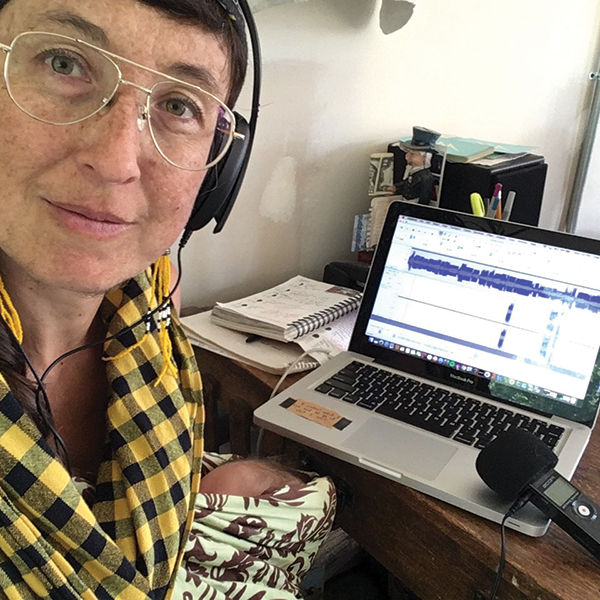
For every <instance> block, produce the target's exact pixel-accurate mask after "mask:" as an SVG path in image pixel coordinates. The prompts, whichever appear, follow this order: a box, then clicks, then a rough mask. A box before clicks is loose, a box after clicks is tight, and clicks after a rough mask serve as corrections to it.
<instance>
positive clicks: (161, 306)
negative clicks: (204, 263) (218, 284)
mask: <svg viewBox="0 0 600 600" xmlns="http://www.w3.org/2000/svg"><path fill="white" fill-rule="evenodd" d="M185 243H187V240H186V241H185ZM185 243H183V244H182V243H180V244H179V248H178V249H177V270H178V271H179V274H178V276H177V281H176V282H175V285H174V286H173V289H172V290H171V292H170V294H169V295H168V296H167V297H166V298H165V299H164V300H163V301H162V303H161V304H159V305H158V306H157V307H156V308H154V309H152V310H151V311H149V312H147V313H146V314H145V315H144V316H143V317H141V318H140V319H138V320H137V321H136V322H135V323H133V324H132V325H128V326H127V327H125V328H124V329H121V331H118V332H117V333H115V334H113V335H109V336H108V337H105V338H104V339H102V340H98V341H96V342H91V343H89V344H85V345H84V346H79V347H78V348H74V349H73V350H69V351H68V352H65V353H64V354H62V355H61V356H59V357H58V358H57V359H56V360H54V361H53V362H52V363H50V365H49V366H48V367H47V368H46V370H45V371H44V372H43V374H42V376H41V377H40V379H41V381H42V383H43V382H44V381H45V380H46V377H47V376H48V373H49V372H50V371H51V370H52V369H53V368H54V367H55V366H56V365H57V364H58V363H59V362H60V361H62V360H64V359H65V358H68V357H69V356H72V355H73V354H77V353H78V352H83V351H84V350H89V349H90V348H93V347H95V346H98V345H100V344H105V343H106V342H110V341H111V340H114V339H116V338H118V337H120V336H122V335H123V334H125V333H128V332H129V331H131V330H132V329H134V328H135V327H137V326H138V325H140V323H147V322H148V321H149V320H150V318H151V317H152V316H154V315H155V314H156V313H157V312H158V311H161V310H163V309H164V308H166V307H167V305H168V304H169V302H170V301H171V298H172V297H173V294H174V293H175V291H176V290H177V288H178V287H179V284H180V283H181V274H182V269H181V251H182V250H183V247H184V246H185Z"/></svg>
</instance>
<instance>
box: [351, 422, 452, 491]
mask: <svg viewBox="0 0 600 600" xmlns="http://www.w3.org/2000/svg"><path fill="white" fill-rule="evenodd" d="M341 445H342V446H344V447H345V448H348V449H349V450H353V451H354V452H355V453H358V454H359V455H360V456H362V457H364V458H366V459H368V460H370V461H372V462H375V463H380V464H382V465H384V466H386V467H388V468H391V469H393V470H394V471H398V472H399V473H402V474H404V473H412V474H413V475H417V476H418V477H421V478H422V479H427V480H433V479H435V478H436V477H437V476H438V474H439V472H440V471H441V470H442V469H443V468H444V466H445V465H446V464H447V463H448V461H449V460H450V459H451V458H452V456H454V454H455V453H456V451H457V448H456V447H455V446H453V445H452V444H449V443H447V442H444V441H443V440H437V439H435V438H433V437H431V436H428V435H425V434H424V433H420V432H418V431H413V430H412V429H410V428H409V427H402V426H401V425H400V424H394V423H388V422H387V421H384V420H383V419H381V420H380V419H369V420H368V421H367V422H366V423H364V424H363V425H361V426H360V427H359V428H358V429H357V430H356V431H355V432H354V433H353V434H351V435H350V436H349V437H348V438H347V439H346V440H344V441H343V442H342V444H341Z"/></svg>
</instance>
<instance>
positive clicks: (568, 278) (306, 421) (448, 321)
mask: <svg viewBox="0 0 600 600" xmlns="http://www.w3.org/2000/svg"><path fill="white" fill-rule="evenodd" d="M599 346H600V241H597V240H590V239H586V238H580V237H576V236H572V235H568V234H564V233H559V232H553V231H545V230H542V229H538V228H536V227H531V226H527V225H520V224H515V223H508V222H502V221H497V220H493V219H484V218H479V217H475V216H472V215H468V214H463V213H458V212H454V211H447V210H441V209H435V208H430V207H425V206H419V205H415V204H409V203H405V202H395V203H393V204H392V205H391V207H390V209H389V212H388V215H387V219H386V222H385V225H384V228H383V232H382V235H381V240H380V242H379V245H378V248H377V252H376V253H375V256H374V259H373V264H372V266H371V269H370V273H369V277H368V280H367V284H366V287H365V291H364V296H363V300H362V303H361V306H360V309H359V313H358V318H357V321H356V325H355V328H354V332H353V335H352V340H351V342H350V348H349V351H348V352H343V353H341V354H338V355H337V356H335V357H334V358H332V359H330V360H329V361H328V362H327V363H326V364H325V365H323V366H321V367H319V368H318V369H316V370H315V371H313V372H312V373H310V374H309V375H307V376H306V377H303V378H302V379H301V380H300V381H299V382H297V383H296V384H294V385H293V386H291V387H289V388H288V389H287V390H285V391H284V392H283V393H281V394H279V395H277V396H275V397H274V398H273V399H272V400H270V401H269V402H267V403H266V404H264V405H263V406H262V407H260V408H259V409H258V410H256V411H255V413H254V420H255V423H256V424H257V425H259V426H261V427H264V428H266V429H269V430H272V431H274V432H276V433H279V434H281V435H284V436H287V437H289V438H292V439H294V440H297V441H299V442H301V443H303V444H305V445H307V446H310V447H313V448H316V449H318V450H320V451H323V452H325V453H327V454H330V455H333V456H336V457H338V458H340V459H343V460H345V461H348V462H350V463H353V464H356V465H360V466H361V467H363V468H365V469H368V470H369V471H373V472H375V473H378V474H380V475H382V476H384V477H388V478H390V479H393V480H395V481H398V482H400V483H403V484H405V485H407V486H410V487H412V488H415V489H417V490H420V491H422V492H424V493H426V494H430V495H431V496H434V497H436V498H439V499H441V500H444V501H446V502H449V503H450V504H453V505H455V506H458V507H460V508H463V509H465V510H467V511H470V512H472V513H475V514H478V515H481V516H482V517H485V518H488V519H491V520H492V521H496V522H500V521H501V519H502V517H503V515H504V514H505V512H506V511H507V509H508V507H509V505H507V504H506V503H503V502H501V501H500V500H499V499H498V498H497V497H496V496H495V494H494V493H493V492H492V491H491V490H489V489H488V488H487V486H486V485H485V484H484V483H483V481H482V480H481V479H480V478H479V476H478V474H477V472H476V469H475V460H476V457H477V454H478V452H479V451H480V449H481V448H483V447H485V445H486V444H487V443H489V442H490V441H491V440H492V439H494V437H495V436H496V435H498V434H499V433H500V432H502V431H504V430H506V429H508V428H510V427H517V426H518V427H524V428H526V429H528V430H529V431H531V432H533V433H535V434H536V435H538V436H539V437H540V438H541V439H543V440H544V441H545V442H546V443H548V444H549V445H550V446H551V447H552V448H553V450H554V452H556V454H557V455H558V456H559V462H558V465H557V467H556V469H557V470H558V471H559V472H560V473H562V474H563V475H564V476H565V477H567V478H570V477H571V476H572V475H573V472H574V471H575V468H576V467H577V464H578V462H579V460H580V458H581V456H582V454H583V451H584V449H585V447H586V445H587V442H588V440H589V437H590V433H591V431H592V427H593V426H594V423H595V420H596V416H597V411H598V400H599V397H600V393H599V388H600V362H599V360H598V349H599ZM507 525H508V526H510V527H512V528H514V529H518V530H520V531H522V532H523V533H526V534H528V535H533V536H538V535H542V534H543V533H544V532H545V531H546V529H547V526H548V520H547V519H546V518H545V517H544V516H543V515H542V514H541V513H540V512H538V511H537V509H535V508H534V507H532V506H530V505H528V506H526V507H525V509H523V510H521V511H519V512H518V513H517V514H516V515H515V517H514V518H511V519H509V520H508V521H507Z"/></svg>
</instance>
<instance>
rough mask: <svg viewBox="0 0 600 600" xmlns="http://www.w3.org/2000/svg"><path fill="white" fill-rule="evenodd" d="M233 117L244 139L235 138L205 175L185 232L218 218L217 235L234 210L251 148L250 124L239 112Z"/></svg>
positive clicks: (215, 231) (237, 129) (199, 227)
mask: <svg viewBox="0 0 600 600" xmlns="http://www.w3.org/2000/svg"><path fill="white" fill-rule="evenodd" d="M234 115H235V120H236V132H238V133H240V134H242V135H243V136H244V137H243V139H239V138H238V139H234V140H233V142H232V143H231V147H230V148H229V150H228V151H227V154H226V155H225V156H224V157H223V158H222V159H221V160H220V161H219V162H218V163H217V164H216V165H215V166H214V167H212V168H211V169H209V171H208V172H207V173H206V176H205V177H204V181H203V182H202V185H201V186H200V191H199V192H198V195H197V196H196V202H195V203H194V208H193V209H192V213H191V215H190V218H189V220H188V223H187V225H186V231H189V232H192V231H197V230H198V229H201V228H202V227H204V226H206V225H208V223H210V221H211V220H212V219H215V221H216V222H217V225H216V227H215V229H214V233H218V232H219V231H221V229H222V228H223V226H224V225H225V221H226V220H227V217H228V216H229V213H230V212H231V209H232V208H233V205H234V203H235V200H236V198H237V195H238V192H239V190H240V187H241V185H242V180H243V178H244V173H245V172H246V167H247V165H248V160H249V158H250V152H249V149H250V146H251V139H250V138H251V136H250V127H249V126H248V122H247V121H246V119H244V117H242V116H241V115H239V114H238V113H234Z"/></svg>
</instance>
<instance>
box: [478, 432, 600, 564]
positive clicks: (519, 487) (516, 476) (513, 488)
mask: <svg viewBox="0 0 600 600" xmlns="http://www.w3.org/2000/svg"><path fill="white" fill-rule="evenodd" d="M557 462H558V457H557V456H556V454H554V452H552V450H551V449H550V448H549V447H548V446H547V445H546V444H544V442H542V441H541V440H539V439H538V438H537V437H536V436H535V435H533V434H532V433H530V432H529V431H525V430H523V429H517V428H514V429H510V430H508V431H505V432H504V433H501V434H500V435H499V436H498V437H497V438H496V439H495V440H494V441H493V442H491V443H490V444H488V445H487V446H486V447H485V448H484V449H483V450H481V452H480V453H479V456H478V457H477V461H476V463H475V466H476V468H477V473H479V476H480V477H481V479H483V481H484V482H485V483H486V484H487V486H488V487H490V488H491V489H492V490H494V492H496V493H497V494H498V496H500V498H502V499H503V500H505V501H507V502H511V501H516V500H519V499H521V500H522V504H521V506H522V505H523V504H525V503H526V502H531V503H532V504H534V505H535V506H537V508H538V509H539V510H541V511H542V512H543V513H544V515H546V516H547V517H549V518H550V519H552V521H554V522H555V523H556V524H557V525H558V526H559V527H560V528H561V529H563V530H564V531H565V532H566V533H568V534H569V535H570V536H571V537H572V538H573V539H574V540H575V541H577V542H578V543H579V544H581V545H582V546H583V547H584V548H585V549H586V550H588V551H589V552H590V553H591V554H592V555H593V556H594V557H596V558H598V559H600V519H598V514H599V513H600V508H599V507H598V506H597V505H596V503H595V502H594V501H593V500H591V499H590V498H588V497H587V496H585V495H584V494H583V493H582V492H581V491H579V490H578V489H577V488H576V487H575V486H573V484H572V483H570V482H569V481H568V480H567V479H565V478H564V477H563V476H562V475H560V474H559V473H557V472H556V471H555V470H554V467H555V466H556V463H557Z"/></svg>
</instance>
